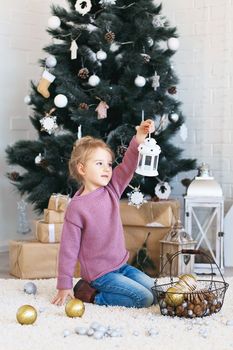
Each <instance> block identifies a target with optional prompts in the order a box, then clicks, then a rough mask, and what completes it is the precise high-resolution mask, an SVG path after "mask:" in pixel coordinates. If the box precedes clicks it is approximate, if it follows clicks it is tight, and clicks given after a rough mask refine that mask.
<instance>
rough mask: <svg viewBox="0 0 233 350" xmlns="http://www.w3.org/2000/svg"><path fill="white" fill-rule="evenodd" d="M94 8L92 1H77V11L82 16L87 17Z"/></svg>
mask: <svg viewBox="0 0 233 350" xmlns="http://www.w3.org/2000/svg"><path fill="white" fill-rule="evenodd" d="M91 8H92V4H91V1H90V0H77V1H76V4H75V10H76V11H77V12H78V13H80V15H82V16H84V15H86V14H87V13H88V12H89V11H90V10H91Z"/></svg>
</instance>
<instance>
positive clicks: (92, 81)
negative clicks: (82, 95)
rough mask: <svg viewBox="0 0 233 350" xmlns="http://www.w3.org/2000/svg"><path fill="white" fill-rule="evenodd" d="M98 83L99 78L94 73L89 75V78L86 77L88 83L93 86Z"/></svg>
mask: <svg viewBox="0 0 233 350" xmlns="http://www.w3.org/2000/svg"><path fill="white" fill-rule="evenodd" d="M99 83H100V78H99V77H98V76H97V75H95V74H93V75H91V76H90V78H89V79H88V84H89V85H91V86H93V87H95V86H97V85H99Z"/></svg>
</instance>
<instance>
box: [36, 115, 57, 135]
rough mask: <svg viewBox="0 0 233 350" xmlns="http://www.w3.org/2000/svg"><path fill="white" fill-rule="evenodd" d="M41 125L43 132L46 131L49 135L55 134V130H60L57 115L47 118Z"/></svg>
mask: <svg viewBox="0 0 233 350" xmlns="http://www.w3.org/2000/svg"><path fill="white" fill-rule="evenodd" d="M40 124H41V127H42V128H41V131H46V132H47V133H48V134H49V135H51V134H52V133H54V132H55V130H56V129H57V128H58V125H57V117H56V116H55V115H53V116H45V117H44V118H42V119H41V120H40Z"/></svg>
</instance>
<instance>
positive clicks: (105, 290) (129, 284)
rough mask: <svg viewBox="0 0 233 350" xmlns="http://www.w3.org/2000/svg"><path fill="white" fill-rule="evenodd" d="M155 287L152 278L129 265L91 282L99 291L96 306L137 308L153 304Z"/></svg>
mask: <svg viewBox="0 0 233 350" xmlns="http://www.w3.org/2000/svg"><path fill="white" fill-rule="evenodd" d="M153 285H154V280H153V279H152V278H151V277H149V276H147V275H146V274H145V273H143V272H142V271H140V270H138V269H136V268H135V267H133V266H130V265H128V264H124V265H123V266H122V267H120V268H119V269H118V270H115V271H111V272H108V273H106V274H105V275H103V276H101V277H99V278H97V279H96V280H94V281H92V282H91V286H92V287H93V288H95V289H97V291H98V294H96V296H95V304H97V305H112V306H126V307H136V308H141V307H149V306H151V305H152V304H153V302H154V297H153V293H152V290H151V287H153Z"/></svg>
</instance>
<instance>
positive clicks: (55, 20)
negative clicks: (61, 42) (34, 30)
mask: <svg viewBox="0 0 233 350" xmlns="http://www.w3.org/2000/svg"><path fill="white" fill-rule="evenodd" d="M60 25H61V20H60V18H59V17H57V16H51V17H50V18H49V20H48V27H49V28H50V29H57V28H59V27H60Z"/></svg>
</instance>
